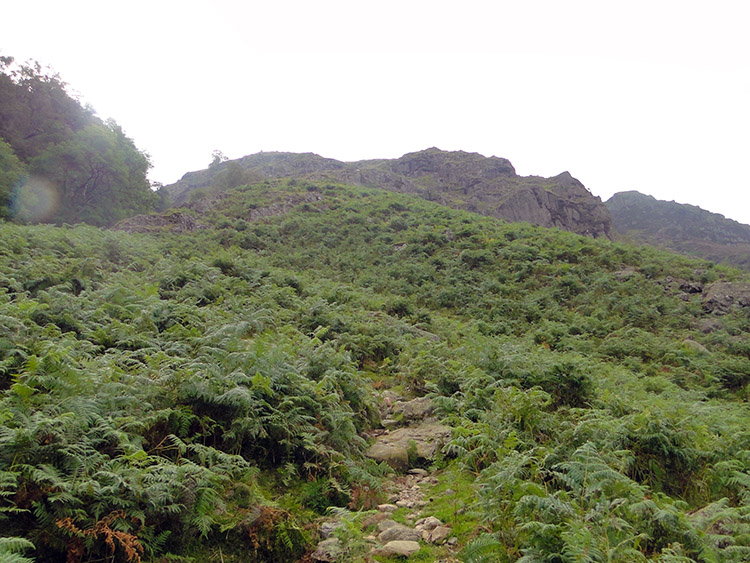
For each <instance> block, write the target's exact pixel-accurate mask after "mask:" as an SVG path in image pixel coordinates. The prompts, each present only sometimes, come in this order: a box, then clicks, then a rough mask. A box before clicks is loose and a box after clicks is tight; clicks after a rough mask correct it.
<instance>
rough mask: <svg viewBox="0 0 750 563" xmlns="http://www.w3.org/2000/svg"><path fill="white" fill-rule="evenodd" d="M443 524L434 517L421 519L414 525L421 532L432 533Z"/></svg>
mask: <svg viewBox="0 0 750 563" xmlns="http://www.w3.org/2000/svg"><path fill="white" fill-rule="evenodd" d="M442 525H443V523H442V522H441V521H440V520H439V519H438V518H435V517H434V516H427V517H426V518H420V519H419V520H417V521H416V522H415V523H414V528H415V529H417V530H420V531H427V532H430V531H432V530H434V529H435V528H437V527H438V526H442Z"/></svg>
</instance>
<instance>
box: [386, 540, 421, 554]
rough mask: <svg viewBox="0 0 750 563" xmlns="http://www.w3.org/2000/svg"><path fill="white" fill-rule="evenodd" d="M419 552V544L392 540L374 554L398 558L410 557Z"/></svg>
mask: <svg viewBox="0 0 750 563" xmlns="http://www.w3.org/2000/svg"><path fill="white" fill-rule="evenodd" d="M417 551H419V543H417V542H416V541H408V540H394V541H390V542H388V543H386V544H385V545H384V546H383V547H381V548H380V549H377V550H376V551H375V553H377V554H380V555H385V556H393V555H398V556H400V557H410V556H412V555H414V554H415V553H416V552H417Z"/></svg>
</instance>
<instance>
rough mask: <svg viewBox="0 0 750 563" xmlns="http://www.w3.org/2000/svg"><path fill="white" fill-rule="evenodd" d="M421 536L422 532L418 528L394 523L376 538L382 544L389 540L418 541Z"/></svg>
mask: <svg viewBox="0 0 750 563" xmlns="http://www.w3.org/2000/svg"><path fill="white" fill-rule="evenodd" d="M421 537H422V533H421V532H420V531H419V530H415V529H414V528H410V527H409V526H404V525H403V524H396V525H395V526H391V527H389V528H387V529H386V530H383V531H382V532H380V534H379V535H378V540H379V541H380V543H382V544H386V543H388V542H389V541H397V540H399V541H401V540H405V541H419V540H420V539H421Z"/></svg>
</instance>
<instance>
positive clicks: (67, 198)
mask: <svg viewBox="0 0 750 563" xmlns="http://www.w3.org/2000/svg"><path fill="white" fill-rule="evenodd" d="M148 167H149V162H148V158H147V157H146V156H145V155H144V154H143V153H141V152H140V151H138V150H137V149H136V148H135V146H134V145H133V143H132V141H131V140H130V139H128V138H127V137H126V136H125V134H124V133H123V131H122V129H121V128H120V127H119V126H118V125H117V124H116V123H115V122H114V121H108V122H107V123H106V124H105V125H89V126H87V127H85V128H83V129H81V130H80V131H77V132H75V133H74V134H73V135H72V137H71V138H70V139H68V140H66V141H64V142H61V143H57V144H55V145H52V146H51V147H49V148H48V149H46V150H45V151H44V152H42V153H41V154H39V155H38V156H36V157H35V158H34V159H32V161H31V163H30V165H29V168H30V171H31V172H32V173H33V174H37V175H39V176H42V177H44V178H46V179H47V180H49V181H51V182H52V183H53V184H54V185H55V187H56V188H57V190H58V195H59V198H60V208H59V210H58V211H57V213H56V214H55V215H54V218H55V220H56V221H57V222H77V221H84V222H87V223H91V224H94V225H107V224H111V223H113V222H115V221H117V220H119V219H123V218H125V217H128V216H131V215H135V214H137V213H139V212H143V211H146V210H149V209H152V208H153V207H155V206H156V204H157V201H158V196H156V194H154V193H153V192H151V189H150V185H149V183H148V181H147V180H146V172H147V170H148Z"/></svg>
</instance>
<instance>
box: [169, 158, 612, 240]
mask: <svg viewBox="0 0 750 563" xmlns="http://www.w3.org/2000/svg"><path fill="white" fill-rule="evenodd" d="M230 177H232V178H235V177H236V178H237V179H236V180H232V182H234V183H235V185H237V184H236V182H240V183H251V182H258V181H261V180H263V179H272V178H295V179H296V178H300V179H309V180H322V181H336V182H344V183H348V184H354V185H359V186H365V187H374V188H381V189H386V190H390V191H396V192H403V193H411V194H414V195H418V196H421V197H423V198H425V199H430V200H434V201H437V202H439V203H441V204H443V205H447V206H449V207H454V208H458V209H466V210H468V211H473V212H476V213H481V214H483V215H491V216H494V217H498V218H500V219H505V220H508V221H527V222H529V223H533V224H536V225H541V226H544V227H558V228H560V229H564V230H567V231H573V232H575V233H579V234H583V235H588V236H592V237H609V236H610V223H611V220H610V216H609V212H608V211H607V209H606V207H605V206H604V204H603V203H602V202H601V200H600V199H599V198H598V197H594V196H593V195H591V193H590V192H589V191H588V190H586V188H585V187H584V186H583V184H581V183H580V182H579V181H578V180H576V179H575V178H573V177H572V176H571V175H570V174H569V173H567V172H563V173H562V174H560V175H558V176H555V177H553V178H541V177H537V176H527V177H526V176H519V175H517V174H516V171H515V169H514V168H513V165H511V163H510V162H509V161H508V160H506V159H504V158H497V157H494V156H493V157H489V158H487V157H484V156H482V155H480V154H477V153H467V152H463V151H454V152H448V151H442V150H439V149H436V148H431V149H427V150H424V151H419V152H414V153H409V154H405V155H404V156H402V157H401V158H398V159H393V160H363V161H358V162H349V163H344V162H340V161H337V160H333V159H330V158H323V157H321V156H318V155H315V154H311V153H304V154H296V153H275V152H272V153H258V154H254V155H249V156H245V157H242V158H240V159H237V160H233V161H227V162H223V163H220V164H217V165H215V166H213V167H211V168H209V169H206V170H201V171H197V172H189V173H187V174H185V175H184V176H183V177H182V179H180V180H179V181H178V182H176V183H174V184H172V185H170V186H167V190H168V192H169V194H170V196H171V197H172V200H173V201H174V203H175V204H182V203H184V202H185V201H187V197H188V195H189V193H190V192H191V191H193V190H195V189H200V188H206V187H209V186H218V187H222V186H227V187H231V185H232V182H230V183H229V184H227V182H228V181H229V180H227V178H230Z"/></svg>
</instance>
